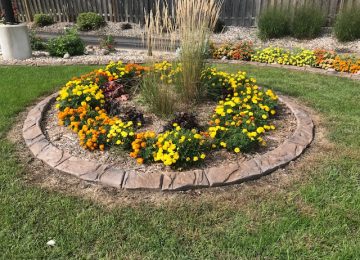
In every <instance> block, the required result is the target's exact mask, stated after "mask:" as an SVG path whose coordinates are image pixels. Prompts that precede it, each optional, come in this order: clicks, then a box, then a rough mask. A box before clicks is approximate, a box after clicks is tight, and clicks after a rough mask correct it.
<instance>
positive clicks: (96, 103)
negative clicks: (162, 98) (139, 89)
mask: <svg viewBox="0 0 360 260" xmlns="http://www.w3.org/2000/svg"><path fill="white" fill-rule="evenodd" d="M146 70H147V68H146V67H142V66H140V65H136V64H127V65H123V64H122V63H121V62H118V63H115V62H111V63H110V64H109V65H108V66H106V68H105V69H98V70H95V71H93V72H91V73H89V74H86V75H83V76H81V77H79V78H75V79H73V80H71V81H69V82H68V83H66V85H65V86H64V87H63V88H62V89H61V90H60V92H59V96H58V97H57V99H56V100H57V104H56V107H57V108H58V109H59V113H58V118H59V124H61V125H65V126H68V127H69V128H70V129H72V130H73V131H74V132H76V133H77V134H78V136H79V139H80V144H81V145H82V146H83V147H84V148H86V149H89V150H95V149H100V150H104V149H105V148H106V146H109V144H110V143H111V142H113V140H111V139H110V138H109V137H108V136H109V132H110V131H115V132H116V131H117V129H116V127H118V126H119V125H121V124H122V122H121V120H119V119H118V118H116V117H110V116H109V115H108V114H107V112H106V110H105V109H104V105H105V103H106V99H105V96H104V92H103V90H102V89H101V87H102V86H104V84H105V83H107V82H111V81H114V80H118V79H125V78H131V77H132V78H133V77H138V76H139V75H141V74H142V73H143V72H144V71H146ZM130 123H132V122H129V124H130ZM112 126H114V127H112ZM114 128H115V130H114ZM111 133H112V132H111ZM114 137H116V136H114ZM117 141H118V140H116V142H117Z"/></svg>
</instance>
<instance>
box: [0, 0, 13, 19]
mask: <svg viewBox="0 0 360 260" xmlns="http://www.w3.org/2000/svg"><path fill="white" fill-rule="evenodd" d="M1 5H2V6H3V8H4V11H5V24H16V20H15V15H14V10H13V7H12V3H11V0H1Z"/></svg>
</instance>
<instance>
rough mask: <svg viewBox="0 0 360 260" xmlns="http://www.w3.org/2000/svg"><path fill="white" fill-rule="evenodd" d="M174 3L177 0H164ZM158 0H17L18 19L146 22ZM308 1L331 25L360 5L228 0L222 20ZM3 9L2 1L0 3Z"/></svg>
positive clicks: (245, 22)
mask: <svg viewBox="0 0 360 260" xmlns="http://www.w3.org/2000/svg"><path fill="white" fill-rule="evenodd" d="M163 1H166V2H168V3H170V4H171V3H172V2H173V1H176V0H163ZM154 2H155V0H13V5H14V8H15V10H16V13H17V16H18V19H19V20H20V21H22V22H25V21H32V20H33V16H34V14H37V13H47V14H50V15H52V16H53V18H54V20H55V21H57V22H73V21H75V20H76V17H77V15H78V14H79V13H82V12H96V13H99V14H101V15H103V16H104V18H105V20H106V21H113V22H125V21H126V22H134V23H142V22H143V21H144V10H147V11H149V10H150V9H151V7H152V6H153V5H154ZM304 4H308V5H313V6H318V7H320V8H321V10H322V11H323V12H324V13H325V14H326V16H327V21H328V25H331V24H332V22H333V21H334V18H335V17H336V14H337V13H338V12H339V11H340V10H342V9H343V8H352V7H354V6H355V5H357V6H360V0H224V4H223V7H222V10H221V19H222V20H223V21H224V22H225V23H226V24H228V25H240V26H255V25H256V18H257V17H258V16H259V14H261V12H262V11H264V10H266V9H268V8H270V7H275V8H280V9H283V10H287V11H288V12H290V13H291V12H293V10H294V9H296V8H297V7H299V6H302V5H304ZM0 9H2V8H1V3H0Z"/></svg>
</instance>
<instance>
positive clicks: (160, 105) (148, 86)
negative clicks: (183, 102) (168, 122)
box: [140, 73, 177, 118]
mask: <svg viewBox="0 0 360 260" xmlns="http://www.w3.org/2000/svg"><path fill="white" fill-rule="evenodd" d="M140 88H141V98H142V99H143V101H144V103H145V104H146V105H147V106H148V107H149V110H150V111H151V112H153V113H154V114H156V115H157V116H159V117H163V118H167V117H170V116H171V115H172V114H173V113H175V111H176V104H177V96H176V93H175V89H174V88H172V87H171V86H169V85H168V84H166V83H164V82H163V81H162V80H161V79H160V78H159V77H157V75H156V74H155V73H149V74H148V75H146V76H144V78H143V80H142V83H141V86H140Z"/></svg>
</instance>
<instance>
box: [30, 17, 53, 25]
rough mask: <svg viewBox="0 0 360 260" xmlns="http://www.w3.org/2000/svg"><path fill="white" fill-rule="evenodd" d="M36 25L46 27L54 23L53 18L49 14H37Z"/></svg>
mask: <svg viewBox="0 0 360 260" xmlns="http://www.w3.org/2000/svg"><path fill="white" fill-rule="evenodd" d="M34 23H35V25H36V26H39V27H44V26H47V25H51V24H53V23H54V20H53V18H52V17H51V16H50V15H48V14H35V15H34Z"/></svg>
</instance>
